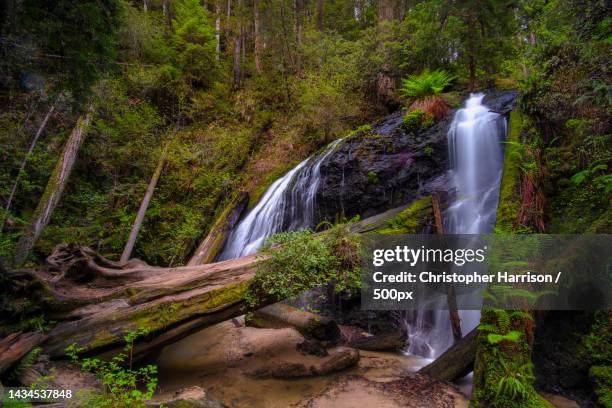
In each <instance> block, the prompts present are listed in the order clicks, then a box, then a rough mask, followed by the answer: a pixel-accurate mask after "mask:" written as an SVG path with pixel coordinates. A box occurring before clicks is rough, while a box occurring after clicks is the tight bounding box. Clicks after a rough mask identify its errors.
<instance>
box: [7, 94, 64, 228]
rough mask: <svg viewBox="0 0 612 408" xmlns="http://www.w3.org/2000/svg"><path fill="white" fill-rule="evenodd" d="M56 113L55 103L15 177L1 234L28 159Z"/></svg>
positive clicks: (39, 128)
mask: <svg viewBox="0 0 612 408" xmlns="http://www.w3.org/2000/svg"><path fill="white" fill-rule="evenodd" d="M54 111H55V102H54V103H53V104H52V105H51V107H50V108H49V110H48V111H47V114H46V115H45V118H44V119H43V121H42V122H41V123H40V126H38V130H37V131H36V134H35V135H34V138H33V139H32V142H30V147H29V148H28V151H27V153H26V154H25V156H24V158H23V160H22V161H21V165H20V166H19V171H18V172H17V176H16V177H15V181H14V182H13V187H12V188H11V194H10V195H9V198H8V200H7V202H6V207H5V209H4V215H3V216H2V221H1V222H0V232H1V231H2V228H4V223H5V221H6V217H8V215H9V213H10V211H11V204H12V203H13V198H15V193H16V192H17V188H18V187H19V182H20V181H21V175H22V174H23V170H24V169H25V166H26V164H27V162H28V159H29V158H30V155H31V154H32V152H33V151H34V148H35V147H36V143H37V142H38V139H39V138H40V135H42V133H43V131H44V130H45V128H46V127H47V123H48V122H49V118H50V117H51V115H52V114H53V112H54Z"/></svg>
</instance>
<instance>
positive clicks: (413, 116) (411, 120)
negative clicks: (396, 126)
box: [402, 109, 434, 130]
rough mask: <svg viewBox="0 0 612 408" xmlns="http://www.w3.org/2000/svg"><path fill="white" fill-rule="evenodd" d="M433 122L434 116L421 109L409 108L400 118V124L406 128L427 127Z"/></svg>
mask: <svg viewBox="0 0 612 408" xmlns="http://www.w3.org/2000/svg"><path fill="white" fill-rule="evenodd" d="M433 124H434V117H433V116H432V115H430V114H429V113H427V112H425V111H423V110H421V109H415V110H411V111H410V112H408V113H407V114H406V115H405V116H404V119H402V125H403V126H404V128H405V129H406V130H418V129H427V128H428V127H431V126H432V125H433Z"/></svg>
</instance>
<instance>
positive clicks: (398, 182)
mask: <svg viewBox="0 0 612 408" xmlns="http://www.w3.org/2000/svg"><path fill="white" fill-rule="evenodd" d="M516 96H517V92H516V91H487V92H486V96H485V100H484V101H485V104H487V105H488V106H489V107H490V108H491V110H494V111H495V112H498V113H500V114H503V115H506V114H508V113H509V112H510V111H511V110H512V108H513V107H514V103H515V101H516ZM453 114H454V111H450V112H449V113H448V114H447V116H446V117H445V118H444V119H442V120H441V121H439V122H438V123H436V124H435V125H434V126H432V127H430V128H428V129H422V130H416V131H407V130H405V129H404V127H403V126H402V118H403V112H402V111H398V112H396V113H394V114H392V115H389V116H388V117H387V118H385V119H383V120H382V121H380V122H379V123H377V124H375V125H374V126H373V128H372V131H371V132H361V133H358V134H356V135H354V136H351V137H349V138H348V139H347V140H345V141H344V142H343V143H341V144H340V145H339V146H338V147H337V150H336V152H335V153H333V154H331V155H330V156H329V158H328V159H327V160H326V161H325V162H324V163H323V164H322V166H321V174H322V180H321V183H320V186H319V190H318V192H317V196H316V210H315V211H316V214H315V219H316V220H317V221H321V220H324V219H327V220H334V219H335V218H336V216H338V215H344V216H346V217H347V218H352V217H354V216H356V215H359V216H361V218H364V217H369V216H372V215H375V214H378V213H381V212H383V211H386V210H388V209H390V208H394V207H398V206H400V205H403V204H407V203H410V202H411V201H413V200H415V199H417V198H420V197H422V196H424V195H428V194H431V193H432V192H446V191H448V189H449V186H451V184H452V183H450V180H449V178H448V176H449V175H448V168H449V158H448V143H447V133H448V129H449V126H450V124H451V122H452V118H453Z"/></svg>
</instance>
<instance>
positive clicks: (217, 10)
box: [215, 0, 221, 61]
mask: <svg viewBox="0 0 612 408" xmlns="http://www.w3.org/2000/svg"><path fill="white" fill-rule="evenodd" d="M215 42H216V46H215V60H217V61H219V58H220V55H221V0H217V3H216V4H215Z"/></svg>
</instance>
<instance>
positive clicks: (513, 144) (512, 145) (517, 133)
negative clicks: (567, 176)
mask: <svg viewBox="0 0 612 408" xmlns="http://www.w3.org/2000/svg"><path fill="white" fill-rule="evenodd" d="M524 120H525V119H524V117H523V115H522V114H521V113H520V112H519V110H518V109H515V110H513V111H512V113H511V114H510V123H509V129H508V139H507V143H506V152H505V156H504V170H503V175H502V180H501V185H500V190H499V206H498V208H497V221H496V225H495V229H496V231H497V232H502V233H509V232H512V231H514V228H515V225H516V219H517V215H518V212H519V200H518V199H517V195H518V188H519V183H520V177H521V162H522V154H521V146H520V138H521V130H522V128H523V123H524Z"/></svg>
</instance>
